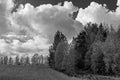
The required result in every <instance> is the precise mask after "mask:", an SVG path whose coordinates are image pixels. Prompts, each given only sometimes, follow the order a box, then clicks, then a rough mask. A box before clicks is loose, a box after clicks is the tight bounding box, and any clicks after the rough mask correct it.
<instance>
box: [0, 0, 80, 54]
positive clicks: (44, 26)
mask: <svg viewBox="0 0 120 80" xmlns="http://www.w3.org/2000/svg"><path fill="white" fill-rule="evenodd" d="M14 5H15V4H14V3H13V1H12V0H4V1H3V0H0V17H1V18H2V19H0V30H2V31H4V30H5V31H4V32H7V33H6V34H4V35H3V34H2V35H1V37H0V44H1V45H0V52H1V53H0V54H1V55H31V54H33V53H40V54H43V55H47V54H48V48H49V46H50V44H51V43H52V41H53V38H54V34H55V32H56V31H57V30H59V31H62V32H63V33H64V34H65V35H66V36H67V38H68V39H71V38H72V37H73V36H74V35H76V34H77V33H78V32H79V30H81V29H82V24H81V23H80V22H78V21H76V20H74V19H73V18H72V15H73V13H74V12H76V11H77V10H78V8H77V7H75V6H74V5H73V4H72V2H68V1H66V2H64V5H60V4H58V5H52V4H43V5H40V6H38V7H34V6H33V5H31V4H29V3H27V4H25V5H22V4H21V5H20V6H19V8H18V9H17V11H16V12H13V13H11V11H12V9H13V7H14ZM2 28H4V29H2ZM7 29H9V30H10V31H11V32H9V31H7Z"/></svg>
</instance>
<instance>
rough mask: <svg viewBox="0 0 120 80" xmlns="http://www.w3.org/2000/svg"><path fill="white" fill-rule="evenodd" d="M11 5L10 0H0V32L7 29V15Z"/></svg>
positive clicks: (4, 31)
mask: <svg viewBox="0 0 120 80" xmlns="http://www.w3.org/2000/svg"><path fill="white" fill-rule="evenodd" d="M13 6H14V4H13V1H12V0H0V34H3V33H6V32H7V31H8V28H7V27H8V25H9V20H8V17H9V14H10V11H11V9H12V7H13Z"/></svg>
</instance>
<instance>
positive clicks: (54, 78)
mask: <svg viewBox="0 0 120 80" xmlns="http://www.w3.org/2000/svg"><path fill="white" fill-rule="evenodd" d="M0 80H120V78H114V77H106V76H97V75H92V76H89V75H87V76H80V78H75V77H68V76H67V75H65V74H63V73H60V72H57V71H55V70H52V69H50V68H49V67H47V66H45V65H39V66H12V65H11V66H10V65H9V66H7V65H0Z"/></svg>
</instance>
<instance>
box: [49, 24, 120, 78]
mask: <svg viewBox="0 0 120 80" xmlns="http://www.w3.org/2000/svg"><path fill="white" fill-rule="evenodd" d="M48 64H49V66H50V67H51V68H52V69H55V70H57V71H60V72H63V73H65V74H67V75H69V76H76V75H79V74H97V75H112V76H119V75H120V29H119V30H115V29H114V28H113V26H111V27H109V28H108V25H105V24H100V25H98V24H91V23H89V24H87V25H85V26H84V29H83V30H82V31H81V32H79V34H78V35H77V36H76V37H73V39H72V41H71V42H70V43H69V41H68V39H67V37H66V36H65V35H64V33H62V32H60V31H57V32H56V33H55V36H54V42H53V44H52V45H51V46H50V48H49V57H48Z"/></svg>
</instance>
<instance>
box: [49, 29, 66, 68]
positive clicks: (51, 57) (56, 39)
mask: <svg viewBox="0 0 120 80" xmlns="http://www.w3.org/2000/svg"><path fill="white" fill-rule="evenodd" d="M66 40H67V38H66V37H65V35H64V34H63V33H62V32H60V31H57V32H56V34H55V36H54V42H53V44H52V46H50V48H49V57H48V63H49V66H50V67H52V68H54V67H55V52H56V48H57V46H58V44H59V43H60V42H61V41H66Z"/></svg>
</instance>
